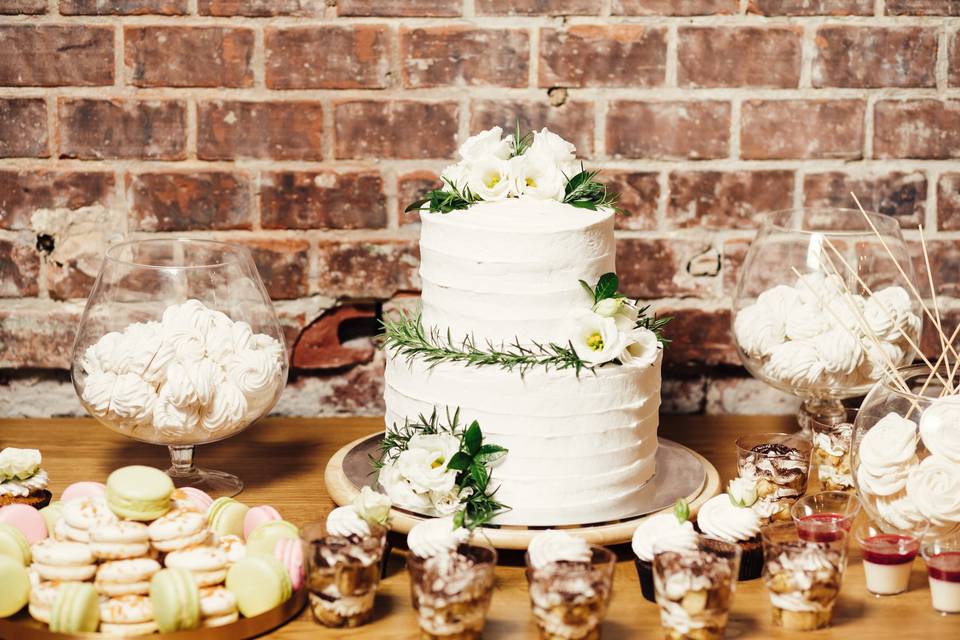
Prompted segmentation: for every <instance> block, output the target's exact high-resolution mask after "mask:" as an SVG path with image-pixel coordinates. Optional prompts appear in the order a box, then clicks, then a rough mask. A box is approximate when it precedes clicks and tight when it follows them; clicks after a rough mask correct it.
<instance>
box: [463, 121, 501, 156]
mask: <svg viewBox="0 0 960 640" xmlns="http://www.w3.org/2000/svg"><path fill="white" fill-rule="evenodd" d="M512 147H513V136H512V135H511V136H507V137H506V138H504V137H503V129H501V128H500V127H493V128H492V129H487V130H486V131H481V132H480V133H477V134H474V135H472V136H470V137H469V138H467V141H466V142H464V143H463V144H462V145H460V149H459V154H460V159H461V160H464V161H465V162H473V161H475V160H479V159H481V158H487V157H491V156H492V157H494V158H499V159H500V160H507V159H508V158H509V157H510V152H511V149H512Z"/></svg>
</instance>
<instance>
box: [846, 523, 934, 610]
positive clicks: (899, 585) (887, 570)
mask: <svg viewBox="0 0 960 640" xmlns="http://www.w3.org/2000/svg"><path fill="white" fill-rule="evenodd" d="M855 537H856V539H857V543H858V544H859V545H860V551H861V552H862V553H863V576H864V578H865V580H866V583H867V591H869V592H870V593H872V594H873V595H875V596H893V595H896V594H898V593H903V592H904V591H906V590H907V587H908V586H909V584H910V572H911V571H912V570H913V560H914V558H916V557H917V554H918V553H919V552H920V539H919V538H918V536H916V535H913V534H911V533H907V532H897V533H886V532H884V531H883V530H882V529H880V528H879V527H877V526H875V525H872V524H869V523H863V524H861V525H860V526H858V527H857V528H856V531H855Z"/></svg>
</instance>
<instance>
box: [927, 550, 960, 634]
mask: <svg viewBox="0 0 960 640" xmlns="http://www.w3.org/2000/svg"><path fill="white" fill-rule="evenodd" d="M920 553H922V554H923V559H924V561H925V562H926V563H927V577H928V578H929V579H930V599H931V601H932V603H933V608H934V609H935V610H936V611H938V612H940V613H941V614H943V615H947V614H949V613H960V537H955V538H948V539H946V540H936V541H934V542H930V543H928V544H925V545H923V547H922V548H921V550H920Z"/></svg>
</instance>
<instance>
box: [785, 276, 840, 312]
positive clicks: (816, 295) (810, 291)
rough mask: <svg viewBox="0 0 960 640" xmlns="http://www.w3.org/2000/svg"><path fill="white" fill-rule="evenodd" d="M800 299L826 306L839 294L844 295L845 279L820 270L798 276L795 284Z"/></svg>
mask: <svg viewBox="0 0 960 640" xmlns="http://www.w3.org/2000/svg"><path fill="white" fill-rule="evenodd" d="M795 288H796V290H797V293H798V294H800V300H801V301H803V303H804V304H807V305H813V306H816V307H819V306H824V305H826V304H828V303H829V302H830V301H832V300H833V299H834V298H836V297H837V296H840V295H843V281H842V280H841V279H840V277H839V276H838V275H836V274H830V275H825V274H823V273H821V272H819V271H814V272H811V273H805V274H803V275H801V276H800V277H799V278H797V282H796V285H795Z"/></svg>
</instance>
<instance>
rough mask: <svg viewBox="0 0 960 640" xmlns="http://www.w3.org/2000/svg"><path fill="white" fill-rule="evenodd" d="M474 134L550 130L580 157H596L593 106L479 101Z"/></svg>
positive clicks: (473, 116)
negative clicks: (497, 130) (495, 129)
mask: <svg viewBox="0 0 960 640" xmlns="http://www.w3.org/2000/svg"><path fill="white" fill-rule="evenodd" d="M470 112H471V113H470V131H483V130H486V129H489V128H490V127H494V126H497V125H499V126H501V127H503V129H504V131H508V132H512V131H513V130H514V128H515V127H516V123H517V121H519V122H520V130H521V131H539V130H540V129H542V128H543V127H547V128H548V129H550V130H551V131H553V132H554V133H556V134H557V135H560V136H563V137H564V138H566V139H567V140H569V141H570V142H572V143H573V144H574V145H575V146H576V147H577V156H578V157H580V158H591V157H593V103H592V102H579V101H566V102H564V103H563V104H562V105H560V106H559V107H554V106H551V105H549V104H548V103H546V102H539V101H533V100H476V101H474V102H473V103H472V104H471V107H470Z"/></svg>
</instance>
